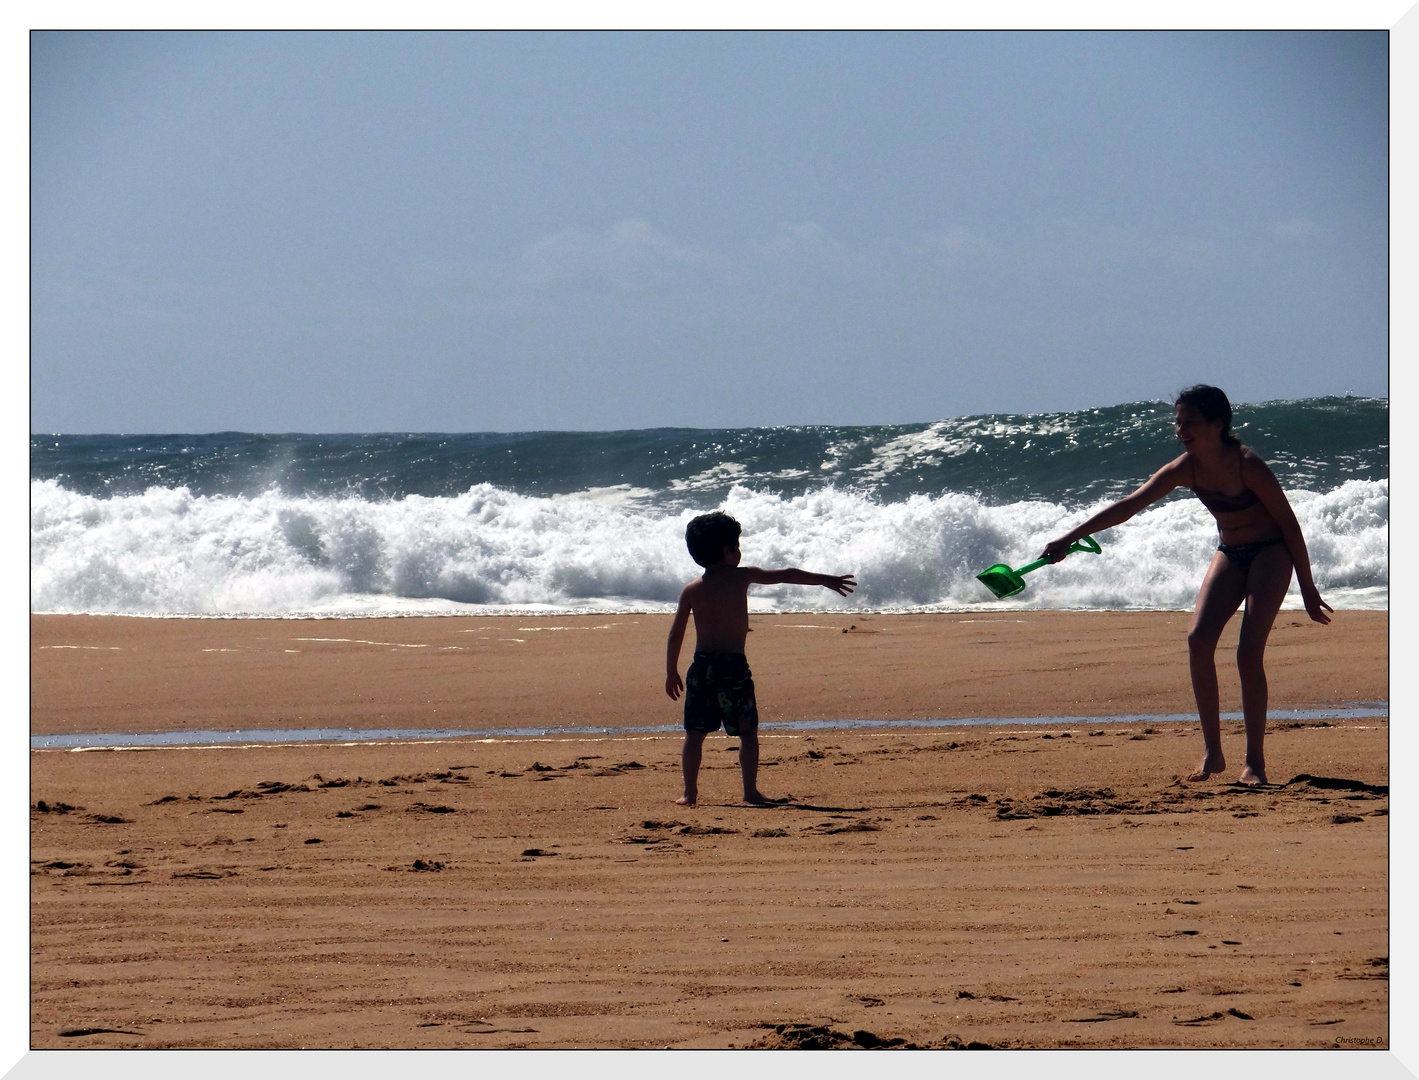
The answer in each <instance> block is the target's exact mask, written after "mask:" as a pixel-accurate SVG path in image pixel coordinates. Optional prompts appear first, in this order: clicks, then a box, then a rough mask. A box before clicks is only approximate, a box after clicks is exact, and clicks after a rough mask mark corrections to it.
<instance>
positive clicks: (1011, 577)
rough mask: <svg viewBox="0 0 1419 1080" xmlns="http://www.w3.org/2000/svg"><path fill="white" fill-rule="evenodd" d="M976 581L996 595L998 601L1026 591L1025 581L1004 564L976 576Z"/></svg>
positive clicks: (996, 565) (997, 564)
mask: <svg viewBox="0 0 1419 1080" xmlns="http://www.w3.org/2000/svg"><path fill="white" fill-rule="evenodd" d="M976 580H977V581H979V582H980V583H981V584H982V585H984V586H985V587H986V588H987V589H989V590H990V591H991V592H993V593H995V597H996V599H997V600H1004V599H1005V598H1006V597H1007V596H1014V595H1015V594H1016V593H1017V592H1024V591H1025V579H1024V578H1022V577H1021V576H1020V575H1019V574H1017V573H1016V572H1015V571H1014V570H1012V569H1010V567H1008V566H1006V565H1005V564H1004V563H996V564H995V565H994V566H992V567H990V568H989V569H987V570H982V571H981V572H980V573H979V574H977V575H976Z"/></svg>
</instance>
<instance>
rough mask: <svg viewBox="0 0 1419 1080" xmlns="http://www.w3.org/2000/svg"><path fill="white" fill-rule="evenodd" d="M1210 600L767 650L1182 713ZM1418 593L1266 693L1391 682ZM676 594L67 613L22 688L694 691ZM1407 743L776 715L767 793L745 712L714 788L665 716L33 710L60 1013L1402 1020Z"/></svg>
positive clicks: (1284, 624) (1036, 1039) (929, 627)
mask: <svg viewBox="0 0 1419 1080" xmlns="http://www.w3.org/2000/svg"><path fill="white" fill-rule="evenodd" d="M1016 618H1018V619H1021V620H1023V621H1021V622H1015V621H1013V620H1014V619H1016ZM1002 619H1003V620H1007V621H994V620H1002ZM1185 621H1186V616H1185V615H1176V614H1170V613H1163V614H1155V613H1144V614H1102V613H1098V614H1087V615H1070V614H1065V613H1038V614H1030V615H1020V616H1015V615H1010V616H1003V615H993V616H989V617H984V618H982V617H977V618H976V619H975V620H971V619H969V618H968V617H965V616H960V617H958V616H920V617H917V616H904V617H887V616H876V617H866V618H864V617H861V616H857V617H853V618H844V617H839V616H832V617H828V616H812V617H807V616H779V617H775V618H772V619H770V618H767V617H765V618H758V617H756V619H755V621H754V625H755V627H756V632H755V634H754V635H753V636H752V637H751V639H750V651H751V660H752V661H753V663H754V667H755V674H756V680H757V681H758V683H759V685H760V688H761V693H760V701H761V705H762V707H763V711H764V718H765V719H766V720H769V719H793V718H799V717H801V718H813V717H823V716H829V717H831V716H853V717H867V718H877V719H900V718H909V717H912V716H921V715H931V716H947V715H963V716H979V715H994V716H1028V715H1059V714H1068V715H1087V714H1089V713H1090V712H1092V713H1094V714H1096V715H1102V714H1115V713H1128V712H1182V711H1186V710H1187V708H1188V707H1189V704H1190V702H1189V697H1190V695H1189V694H1188V692H1187V685H1186V670H1185V664H1184V663H1183V653H1182V628H1183V627H1184V626H1185ZM1387 621H1388V620H1387V617H1386V616H1384V615H1383V614H1377V613H1356V612H1341V613H1339V614H1338V616H1337V618H1336V623H1335V625H1333V626H1332V627H1330V628H1319V627H1310V626H1309V625H1300V622H1301V620H1300V618H1299V617H1297V616H1295V615H1293V614H1292V613H1289V612H1285V613H1283V615H1282V618H1281V620H1280V624H1279V625H1278V627H1277V631H1276V634H1275V636H1274V638H1273V647H1272V650H1271V652H1270V653H1269V665H1268V668H1269V671H1270V675H1271V685H1272V699H1273V705H1274V706H1275V707H1277V708H1285V707H1297V708H1299V707H1306V706H1324V705H1342V704H1346V703H1350V702H1355V701H1366V700H1370V701H1374V700H1384V699H1385V698H1387V696H1388V694H1387V685H1386V672H1387V653H1386V644H1385V631H1386V629H1387ZM1292 623H1296V624H1298V625H1295V626H1292V625H1290V624H1292ZM617 624H619V625H617ZM665 624H666V620H665V619H663V618H660V617H652V616H614V617H605V618H599V619H598V618H589V619H578V620H568V619H522V620H517V619H485V620H462V619H458V620H455V619H449V620H426V619H418V620H359V621H348V620H347V621H340V622H323V623H318V622H314V621H301V622H293V621H282V622H274V621H272V622H267V621H263V622H235V621H220V620H131V619H97V618H79V617H75V618H68V617H38V618H36V619H34V620H33V622H32V627H33V651H32V659H33V730H34V731H36V732H59V731H116V730H133V731H137V730H179V729H181V728H183V727H187V728H211V727H263V726H265V727H273V726H279V727H300V726H317V725H326V724H338V725H339V726H349V727H360V726H366V727H368V726H377V727H429V726H450V727H454V726H463V727H470V728H474V727H477V728H481V727H493V726H513V725H515V724H521V723H523V722H525V721H527V720H529V718H531V719H535V720H536V721H537V722H540V723H543V724H567V723H571V722H573V721H574V720H576V719H580V720H581V721H582V722H585V723H588V724H597V725H605V726H611V727H616V726H625V725H644V724H649V723H664V722H673V720H674V716H675V709H676V707H675V706H674V705H673V704H672V703H670V702H669V701H668V700H667V699H665V698H664V697H663V693H662V691H661V689H660V682H661V681H662V678H663V676H662V664H663V660H662V656H663V653H662V651H661V650H662V648H663V646H662V645H661V641H662V640H663V633H664V627H665ZM534 626H542V627H553V626H565V627H569V629H565V630H552V629H538V630H530V629H523V628H526V627H534ZM599 626H608V627H609V629H604V630H598V629H592V628H593V627H599ZM849 626H856V628H857V629H855V630H853V631H852V632H850V633H848V634H844V633H842V630H843V629H845V628H847V627H849ZM820 627H821V628H820ZM869 630H875V631H876V633H866V632H864V631H869ZM464 631H472V632H471V633H464ZM297 638H304V639H307V640H304V641H296V640H295V639H297ZM318 638H343V639H349V640H344V641H316V640H310V639H318ZM499 638H507V639H512V640H507V641H501V640H499ZM519 638H520V640H517V639H519ZM552 639H556V640H555V641H553V640H552ZM366 642H373V643H383V644H364V643H366ZM409 645H419V646H423V647H422V648H418V649H413V648H407V647H405V646H409ZM45 646H80V647H78V648H52V647H51V648H46V647H45ZM450 646H461V648H459V649H454V648H451V647H450ZM209 649H210V650H219V649H228V650H233V651H230V652H218V651H212V652H208V651H205V650H209ZM286 649H297V650H299V651H296V652H286V651H285V650H286ZM644 652H648V653H649V655H642V653H644ZM687 659H688V658H687ZM1126 672H1136V677H1130V678H1128V679H1125V678H1123V677H1122V676H1123V675H1124V673H1126ZM646 679H649V680H650V686H649V690H647V689H646V688H645V687H644V686H643V685H642V683H643V682H644V681H645V680H646ZM1223 686H1224V707H1233V708H1234V707H1235V704H1231V705H1229V704H1228V699H1227V697H1226V695H1228V694H1231V695H1232V700H1233V701H1235V694H1236V690H1235V676H1234V675H1232V676H1231V678H1229V677H1228V673H1227V672H1226V669H1225V667H1224V669H1223ZM971 694H975V695H976V696H975V697H971V696H969V695H971ZM608 695H609V696H611V697H612V698H614V699H616V700H613V701H610V702H608V701H605V700H598V699H605V698H607V697H608ZM434 709H437V710H438V714H437V716H435V715H434V714H433V710H434ZM445 709H447V710H449V715H448V717H447V720H446V719H445V716H444V710H445ZM459 719H461V721H462V722H461V723H459V722H458V720H459ZM1224 729H1225V731H1226V732H1227V734H1226V739H1227V742H1226V747H1227V750H1228V753H1229V756H1230V758H1231V764H1232V766H1233V769H1237V768H1239V767H1240V765H1241V760H1240V759H1241V737H1240V734H1239V729H1240V725H1239V724H1237V723H1227V724H1224ZM1387 742H1388V726H1387V723H1386V722H1385V721H1384V720H1381V719H1355V720H1344V721H1332V722H1328V723H1327V722H1299V723H1284V722H1283V723H1279V724H1275V725H1274V727H1273V730H1272V733H1271V735H1270V736H1269V738H1268V760H1269V764H1270V769H1271V779H1272V780H1273V781H1275V782H1276V783H1275V784H1274V785H1273V786H1272V787H1269V788H1266V789H1263V790H1260V791H1253V790H1245V789H1240V788H1237V787H1234V786H1233V785H1231V784H1229V783H1228V782H1227V779H1228V778H1229V776H1230V775H1231V774H1230V773H1229V776H1228V777H1223V778H1221V779H1218V780H1214V781H1210V782H1208V783H1205V784H1201V785H1185V784H1181V783H1179V782H1178V781H1177V780H1176V779H1175V774H1177V773H1178V772H1180V771H1181V770H1183V769H1184V768H1186V767H1188V766H1190V765H1191V764H1193V762H1194V761H1195V759H1196V757H1197V756H1198V751H1199V749H1200V738H1199V736H1198V734H1197V729H1196V725H1195V724H1193V723H1155V724H1150V723H1148V722H1146V721H1139V722H1136V723H1130V724H1103V725H1097V726H1094V725H1090V724H1088V723H1070V724H1058V725H1045V726H1040V727H1035V726H1032V727H1028V728H1024V727H1009V726H1003V727H992V728H972V729H960V730H950V731H943V730H936V731H893V732H890V733H859V732H851V733H848V732H833V731H825V732H813V733H792V734H790V733H775V734H769V733H766V734H765V736H764V738H763V769H762V771H761V787H762V788H763V790H764V791H765V793H766V794H768V795H770V796H774V797H779V798H783V799H785V800H786V801H785V802H783V803H781V804H779V805H776V806H773V807H769V808H762V809H758V808H750V807H746V806H743V805H741V804H739V803H738V802H737V800H736V798H735V796H736V795H737V784H738V769H737V765H736V759H735V755H734V754H733V753H732V752H731V751H732V748H733V747H734V746H735V745H736V744H735V740H731V739H728V738H726V737H724V736H713V737H711V739H710V740H709V741H708V742H707V743H706V752H705V770H704V772H703V775H702V778H701V799H702V801H701V804H700V805H699V806H697V807H693V808H688V809H687V808H683V807H677V806H675V805H673V801H672V800H673V799H674V797H675V796H676V795H677V794H678V791H679V763H678V750H679V740H678V739H677V738H676V737H675V736H673V735H666V736H648V737H647V736H634V735H615V734H612V735H600V734H595V733H590V732H589V733H588V734H587V735H585V736H570V737H558V738H554V739H529V740H498V741H461V742H460V741H444V742H432V743H418V744H409V743H380V744H361V745H318V746H299V747H294V746H278V747H250V748H207V749H160V750H143V751H86V752H67V751H35V752H32V753H31V755H30V759H31V783H32V788H31V798H30V801H31V805H32V811H31V843H32V849H31V855H30V857H31V860H32V862H31V890H32V891H31V899H32V905H31V920H32V925H31V931H32V934H31V960H32V967H31V979H32V1012H31V1022H32V1045H33V1046H35V1047H37V1048H43V1047H78V1046H85V1047H155V1048H156V1047H300V1046H307V1047H337V1048H338V1047H357V1046H360V1047H397V1048H417V1047H474V1046H477V1047H511V1046H537V1047H602V1046H617V1047H619V1046H625V1047H639V1046H644V1047H652V1046H667V1045H672V1046H684V1047H722V1046H751V1045H758V1046H802V1045H808V1046H812V1045H824V1046H848V1045H858V1044H867V1045H878V1044H882V1043H888V1044H891V1043H894V1042H895V1040H901V1042H900V1043H896V1045H908V1044H910V1045H916V1046H939V1047H944V1046H953V1045H969V1044H971V1043H976V1044H979V1045H990V1046H1001V1047H1005V1046H1008V1047H1067V1046H1091V1047H1150V1046H1161V1047H1190V1046H1199V1047H1200V1046H1226V1047H1323V1046H1334V1045H1337V1040H1338V1039H1367V1038H1380V1039H1384V1040H1387V1036H1388V1031H1389V1026H1388V962H1387V958H1388V951H1389V950H1388V937H1387V920H1388V896H1387V889H1388V881H1387V865H1386V858H1387V854H1388V844H1387V840H1388V836H1387V823H1388V817H1387V812H1388V805H1389V804H1388V788H1387V785H1388V766H1387ZM1286 781H1290V782H1289V783H1287V782H1286ZM854 1037H855V1038H856V1042H853V1040H854Z"/></svg>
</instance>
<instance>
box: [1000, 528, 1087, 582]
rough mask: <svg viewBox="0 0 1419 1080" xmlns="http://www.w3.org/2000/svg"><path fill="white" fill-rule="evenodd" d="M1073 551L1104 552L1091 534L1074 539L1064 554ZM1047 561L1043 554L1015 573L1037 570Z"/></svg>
mask: <svg viewBox="0 0 1419 1080" xmlns="http://www.w3.org/2000/svg"><path fill="white" fill-rule="evenodd" d="M1075 551H1087V552H1088V553H1089V554H1091V555H1102V554H1103V553H1104V549H1103V548H1101V547H1099V542H1098V541H1097V540H1095V539H1094V538H1093V537H1092V536H1085V537H1083V538H1081V539H1079V540H1076V541H1074V543H1072V544H1070V545H1069V550H1068V551H1066V552H1065V554H1066V555H1067V554H1070V553H1072V552H1075ZM1049 562H1050V560H1049V557H1048V556H1044V557H1042V558H1039V559H1036V560H1035V561H1034V562H1032V563H1029V564H1027V565H1025V566H1022V567H1020V569H1018V570H1016V571H1015V573H1017V574H1028V573H1029V572H1030V571H1031V570H1038V569H1039V568H1040V567H1041V566H1048V565H1049Z"/></svg>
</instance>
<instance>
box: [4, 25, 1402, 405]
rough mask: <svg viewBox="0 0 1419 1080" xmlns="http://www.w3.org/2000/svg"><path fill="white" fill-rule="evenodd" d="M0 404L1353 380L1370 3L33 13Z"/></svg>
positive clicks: (1372, 65)
mask: <svg viewBox="0 0 1419 1080" xmlns="http://www.w3.org/2000/svg"><path fill="white" fill-rule="evenodd" d="M31 61H32V68H31V79H32V101H31V122H32V133H31V134H32V143H31V155H32V156H31V165H32V172H31V185H32V186H31V243H32V247H31V317H32V326H31V329H32V338H31V425H32V430H36V431H63V432H98V431H114V432H117V431H123V432H146V431H215V430H231V429H239V430H250V431H380V430H421V431H431V430H445V431H471V430H527V429H548V428H562V429H569V428H576V429H611V428H636V427H655V426H672V425H673V426H690V427H711V426H749V425H763V424H784V423H793V424H798V423H834V424H850V423H904V422H914V421H924V420H932V419H937V418H940V417H943V416H951V415H961V414H966V413H978V412H1007V411H1009V412H1040V411H1053V410H1063V409H1074V408H1081V407H1087V406H1093V405H1106V404H1114V403H1117V402H1122V401H1131V400H1139V399H1154V398H1159V397H1166V396H1168V395H1170V394H1171V393H1173V392H1175V391H1176V390H1178V389H1179V388H1181V387H1182V386H1184V385H1186V384H1188V383H1191V382H1196V381H1209V382H1215V383H1217V384H1219V385H1221V386H1223V387H1224V388H1226V389H1227V390H1228V391H1229V393H1231V395H1232V396H1233V397H1234V399H1236V400H1241V401H1259V400H1265V399H1269V398H1280V397H1304V396H1311V395H1318V394H1334V393H1345V392H1354V393H1361V394H1375V395H1386V394H1388V390H1389V387H1388V375H1387V367H1388V355H1387V325H1386V324H1387V318H1388V296H1387V287H1388V286H1387V260H1388V225H1389V222H1388V167H1389V164H1388V146H1387V140H1388V105H1387V99H1388V42H1387V37H1386V35H1385V34H1383V33H1336V34H1330V33H1322V34H1312V33H1236V32H1223V33H1103V34H1092V33H1040V34H1021V33H1002V34H986V33H972V32H965V33H933V34H816V33H793V34H749V35H743V34H712V35H678V34H671V35H659V34H592V35H577V34H568V35H545V34H543V35H506V34H471V35H470V34H451V35H425V34H324V33H321V34H294V33H274V34H254V33H238V34H211V33H198V34H74V33H54V34H38V35H34V36H33V38H32V51H31Z"/></svg>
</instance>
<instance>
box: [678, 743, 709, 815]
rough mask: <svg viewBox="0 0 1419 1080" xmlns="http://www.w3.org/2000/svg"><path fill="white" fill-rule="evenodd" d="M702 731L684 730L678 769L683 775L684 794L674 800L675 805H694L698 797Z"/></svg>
mask: <svg viewBox="0 0 1419 1080" xmlns="http://www.w3.org/2000/svg"><path fill="white" fill-rule="evenodd" d="M707 734H708V732H704V731H687V732H685V745H684V746H683V747H682V748H681V750H680V771H681V773H682V774H683V775H684V777H685V794H683V795H681V796H680V797H679V798H678V799H676V800H675V803H676V805H677V806H694V805H695V800H696V799H698V798H699V797H700V786H699V785H700V757H701V756H702V754H703V750H704V745H705V735H707Z"/></svg>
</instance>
